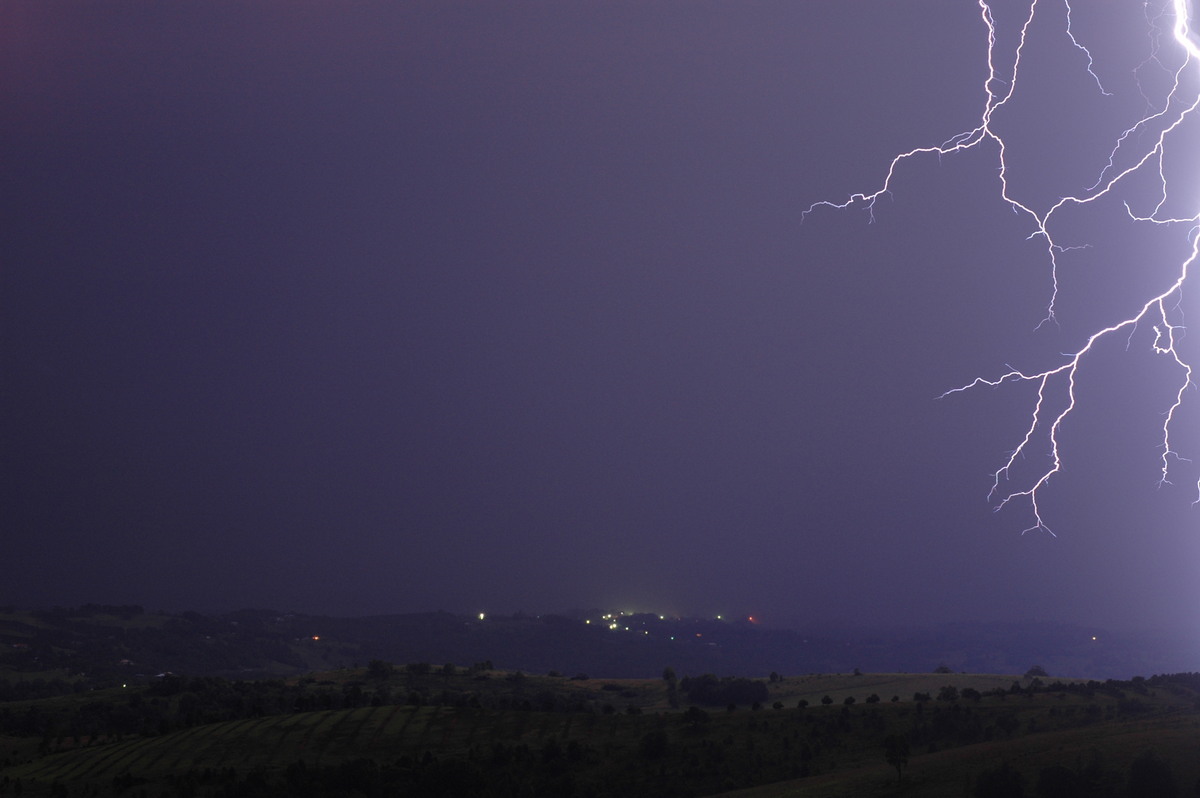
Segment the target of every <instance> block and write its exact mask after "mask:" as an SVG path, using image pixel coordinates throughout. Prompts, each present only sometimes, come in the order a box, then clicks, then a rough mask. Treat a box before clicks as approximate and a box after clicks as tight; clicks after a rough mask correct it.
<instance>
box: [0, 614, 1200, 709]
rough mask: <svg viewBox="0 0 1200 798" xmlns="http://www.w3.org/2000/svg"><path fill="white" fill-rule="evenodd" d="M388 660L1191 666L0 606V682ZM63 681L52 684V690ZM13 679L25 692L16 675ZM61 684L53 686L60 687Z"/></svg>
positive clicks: (1021, 635)
mask: <svg viewBox="0 0 1200 798" xmlns="http://www.w3.org/2000/svg"><path fill="white" fill-rule="evenodd" d="M373 659H381V660H387V661H391V662H431V663H434V664H439V665H440V664H442V663H445V662H451V663H455V664H458V665H470V664H471V663H475V662H481V661H485V660H486V661H490V662H492V663H494V664H495V665H496V667H501V668H508V669H512V670H522V671H526V672H529V673H547V672H549V671H558V672H562V673H564V674H567V675H573V674H579V673H583V674H588V675H591V676H597V677H607V678H620V677H626V678H633V677H655V676H658V675H660V674H661V673H662V672H663V669H664V668H665V667H668V666H669V667H672V668H674V669H675V671H676V672H678V673H679V674H680V675H684V674H689V673H690V674H700V673H720V674H725V675H738V676H764V675H767V674H769V673H772V672H775V673H780V674H784V675H794V674H804V673H839V672H840V673H847V672H850V671H852V670H854V669H856V668H857V669H860V670H863V671H877V672H899V671H908V672H921V673H928V672H930V671H932V670H934V669H935V668H937V667H939V666H941V667H943V669H949V670H951V671H956V672H970V673H1024V672H1025V671H1026V670H1027V669H1029V668H1030V667H1031V666H1033V665H1035V664H1037V665H1041V666H1042V667H1043V668H1044V669H1045V670H1046V671H1047V672H1048V673H1049V674H1050V675H1052V676H1063V677H1086V678H1099V679H1103V678H1128V677H1130V676H1133V675H1135V674H1152V673H1164V672H1176V671H1185V670H1192V669H1194V668H1195V667H1196V665H1197V664H1198V661H1200V657H1197V658H1196V659H1193V658H1191V657H1189V656H1188V655H1187V653H1186V652H1184V651H1181V650H1178V647H1176V645H1175V644H1174V643H1172V641H1161V640H1150V639H1132V638H1129V637H1122V636H1119V635H1114V634H1109V633H1105V632H1102V631H1097V630H1088V629H1081V628H1078V627H1069V626H1059V625H1045V624H1009V625H1001V624H979V625H967V624H961V625H955V626H945V627H940V628H936V629H928V630H912V629H907V630H896V631H894V632H876V633H869V634H868V633H863V632H856V631H853V630H846V631H840V630H824V631H821V632H815V631H814V632H800V631H793V630H781V629H764V628H762V627H760V626H758V625H756V624H753V623H750V622H748V621H725V620H717V619H699V618H660V617H659V616H656V615H648V614H637V615H621V614H614V613H600V612H599V611H597V612H595V613H581V614H577V615H574V616H570V617H568V616H565V615H542V616H526V615H514V616H487V617H486V618H483V619H481V618H479V617H477V616H461V615H453V614H451V613H446V612H436V613H420V614H407V615H387V616H373V617H365V618H334V617H322V616H311V615H300V614H294V613H282V612H278V611H274V610H241V611H238V612H231V613H223V614H216V615H204V614H200V613H195V612H185V613H181V614H170V613H162V612H146V611H144V610H143V609H142V608H141V607H137V606H105V605H87V606H84V607H78V608H53V609H49V610H19V609H15V608H0V692H3V691H4V690H5V689H6V688H5V684H8V685H9V687H8V688H7V689H9V690H11V689H13V688H12V685H13V684H15V683H18V682H21V681H28V678H27V677H28V676H29V675H30V674H38V679H39V680H40V681H45V680H47V679H51V680H52V679H60V680H62V681H63V683H64V684H66V683H72V684H77V683H79V680H80V679H86V680H89V681H88V683H89V684H90V685H92V686H108V685H112V684H117V683H122V682H127V681H129V680H130V679H133V680H137V679H146V678H150V677H153V676H156V675H158V674H161V673H166V672H174V673H184V674H191V675H220V676H230V677H241V678H253V677H266V676H289V675H295V674H299V673H304V672H308V671H312V670H319V669H325V668H335V667H349V666H353V665H355V664H356V663H357V664H365V663H366V662H368V661H370V660H373ZM61 687H62V685H60V688H61ZM26 689H32V688H29V687H28V686H27V687H26ZM60 691H61V689H60Z"/></svg>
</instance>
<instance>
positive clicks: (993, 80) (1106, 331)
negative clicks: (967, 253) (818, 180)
mask: <svg viewBox="0 0 1200 798" xmlns="http://www.w3.org/2000/svg"><path fill="white" fill-rule="evenodd" d="M1046 1H1048V0H1031V2H1030V5H1029V12H1028V15H1027V16H1026V17H1025V20H1024V22H1023V24H1022V25H1021V28H1020V36H1019V38H1018V41H1017V45H1016V49H1015V51H1014V53H1013V58H1012V68H1011V71H1006V72H1005V74H1004V76H1003V77H1001V76H1000V75H998V74H997V67H996V59H995V50H996V23H995V18H994V16H993V14H992V9H991V6H990V4H989V0H977V2H978V5H979V12H980V17H981V19H982V21H983V24H984V26H985V27H986V29H987V42H988V44H987V79H986V80H985V81H984V84H983V91H984V95H985V102H984V107H983V111H982V113H981V115H980V117H979V124H978V126H976V127H974V128H972V129H970V130H965V131H963V132H961V133H958V134H956V135H954V136H951V137H950V138H949V139H947V140H945V141H944V142H942V143H941V144H939V145H936V146H930V147H918V148H916V149H912V150H909V151H908V152H904V153H900V154H899V155H897V156H895V158H893V159H892V161H891V163H890V165H889V166H888V170H887V174H886V176H885V177H884V180H883V184H882V185H881V186H880V187H879V188H878V189H877V190H876V191H874V192H872V193H869V194H868V193H856V194H851V195H850V197H849V199H847V200H846V201H845V202H841V203H838V202H831V201H827V200H826V201H821V202H815V203H813V204H812V205H811V206H809V208H808V209H807V210H805V211H804V212H803V213H802V214H801V219H802V220H803V219H804V218H806V217H807V216H808V215H809V214H811V213H813V212H814V211H816V210H817V209H819V208H831V209H835V210H843V209H846V208H849V207H851V206H855V205H862V206H865V208H866V210H867V212H868V215H869V218H870V220H871V221H872V222H873V221H874V219H875V216H874V211H875V203H876V201H877V200H878V199H879V198H880V197H881V196H883V195H884V194H890V192H891V189H892V182H893V180H894V179H895V177H896V171H897V168H898V167H899V166H900V164H901V163H903V162H905V161H907V160H909V159H913V158H917V157H919V156H925V155H937V156H938V157H939V158H941V157H942V156H946V155H952V154H954V153H959V152H964V151H966V150H970V149H973V148H975V147H977V146H979V145H980V144H982V143H984V142H987V141H991V142H994V144H995V146H996V147H997V149H998V152H999V169H998V173H999V181H1000V196H1001V197H1002V198H1003V200H1004V201H1005V202H1006V203H1008V205H1009V206H1010V207H1011V208H1012V210H1013V211H1014V212H1015V213H1018V214H1020V215H1023V216H1024V217H1027V218H1028V219H1029V220H1030V222H1031V223H1032V226H1033V232H1032V233H1030V235H1029V236H1028V239H1029V240H1035V239H1038V240H1041V241H1042V243H1043V244H1044V245H1045V251H1046V256H1047V259H1048V262H1049V272H1050V283H1051V289H1050V298H1049V302H1048V304H1047V306H1046V311H1045V312H1046V315H1045V317H1044V318H1043V319H1042V321H1041V322H1040V323H1039V324H1038V327H1041V326H1042V325H1043V324H1046V323H1047V322H1049V323H1057V319H1056V306H1057V301H1058V290H1059V279H1058V270H1059V262H1058V256H1059V255H1060V254H1062V253H1063V252H1067V251H1069V250H1072V249H1077V248H1078V247H1064V246H1061V245H1059V244H1058V243H1057V242H1056V241H1055V239H1054V236H1053V234H1052V232H1051V222H1052V221H1053V219H1054V217H1055V214H1056V213H1057V212H1058V211H1060V210H1061V209H1063V208H1065V207H1068V206H1084V205H1087V204H1089V203H1092V202H1095V201H1097V200H1099V199H1100V198H1102V197H1105V196H1107V195H1108V194H1110V193H1112V192H1114V190H1115V189H1116V188H1117V187H1118V186H1119V185H1120V184H1121V183H1122V182H1125V181H1127V179H1129V178H1131V177H1132V176H1133V175H1137V174H1141V173H1145V172H1150V171H1152V172H1153V174H1154V175H1155V178H1154V179H1155V181H1156V184H1157V186H1158V192H1159V193H1158V197H1157V201H1156V203H1155V205H1154V207H1153V208H1152V209H1151V210H1150V211H1149V212H1148V213H1145V214H1141V215H1139V214H1137V213H1135V212H1134V210H1133V209H1132V208H1131V207H1130V205H1129V203H1128V202H1126V203H1125V209H1126V212H1127V213H1128V215H1129V217H1130V218H1131V219H1133V220H1134V221H1136V222H1143V223H1147V224H1155V225H1186V226H1187V230H1188V234H1187V238H1188V240H1189V241H1190V252H1189V253H1188V254H1187V256H1186V258H1185V259H1184V260H1183V261H1182V262H1181V263H1180V264H1179V269H1178V272H1177V273H1176V276H1175V278H1174V280H1173V281H1172V282H1171V283H1170V285H1168V286H1167V287H1166V288H1165V290H1163V291H1162V292H1161V293H1159V294H1158V295H1156V296H1154V297H1152V298H1150V299H1149V300H1147V301H1146V302H1145V303H1144V304H1142V305H1141V307H1140V308H1139V309H1137V312H1135V313H1133V314H1132V315H1130V316H1128V317H1127V318H1124V319H1120V320H1118V321H1116V322H1114V323H1113V324H1111V325H1109V326H1107V327H1104V328H1102V329H1099V330H1097V331H1095V332H1093V333H1092V334H1091V335H1090V336H1088V338H1087V340H1086V343H1085V344H1084V346H1083V347H1081V348H1080V349H1079V350H1078V351H1077V352H1075V353H1073V354H1070V353H1068V354H1066V355H1064V357H1066V361H1065V362H1063V363H1062V364H1061V365H1059V366H1057V367H1054V368H1051V369H1047V370H1045V371H1039V372H1036V373H1027V372H1025V371H1022V370H1021V369H1018V368H1014V367H1012V366H1007V368H1008V369H1009V370H1008V371H1007V372H1005V373H1004V374H1001V375H1000V376H999V377H995V378H992V379H989V378H985V377H977V378H975V379H974V380H972V381H971V382H969V383H967V384H966V385H962V386H960V387H958V388H953V389H951V390H949V391H946V392H945V393H943V394H942V395H941V397H939V398H943V397H946V396H949V395H951V394H955V393H960V392H963V391H966V390H969V389H971V388H976V387H980V386H991V387H997V386H1000V385H1002V384H1005V383H1015V382H1028V383H1033V384H1035V385H1036V386H1037V399H1036V401H1035V402H1034V405H1033V409H1032V411H1031V412H1030V415H1029V424H1028V426H1027V427H1026V429H1025V433H1024V436H1023V437H1022V439H1021V441H1020V443H1019V444H1018V445H1017V447H1016V448H1015V449H1013V450H1012V451H1011V452H1010V453H1009V455H1008V459H1007V460H1006V461H1005V462H1004V464H1003V465H1002V466H1001V467H1000V468H999V469H998V470H996V471H995V472H994V473H993V474H992V487H991V490H990V492H989V493H988V498H989V499H990V500H994V501H996V502H997V503H996V505H995V509H996V510H997V511H999V510H1000V509H1002V508H1004V507H1005V506H1007V505H1009V504H1010V503H1013V502H1014V501H1024V502H1027V503H1028V505H1029V507H1030V509H1031V510H1032V512H1033V519H1034V523H1033V525H1032V526H1030V527H1028V528H1027V529H1025V530H1024V532H1022V534H1024V533H1025V532H1031V531H1034V530H1039V529H1040V530H1044V531H1046V532H1049V533H1050V534H1051V535H1053V534H1054V532H1053V531H1051V530H1050V528H1049V527H1048V526H1047V525H1046V523H1045V522H1044V520H1043V518H1042V511H1041V508H1040V506H1039V499H1040V496H1041V493H1042V491H1043V489H1044V488H1045V487H1046V485H1047V483H1049V482H1050V479H1051V478H1052V477H1053V476H1054V475H1055V474H1057V473H1059V472H1060V471H1061V470H1062V467H1063V466H1062V459H1061V456H1060V436H1061V432H1062V426H1063V423H1064V422H1065V421H1066V420H1067V419H1068V418H1069V417H1070V415H1071V413H1072V412H1074V410H1075V408H1076V388H1077V378H1078V375H1079V371H1080V369H1081V367H1082V366H1083V363H1084V361H1085V358H1086V357H1087V355H1088V354H1090V353H1091V352H1092V351H1093V350H1094V349H1095V348H1096V347H1097V345H1098V344H1099V343H1100V342H1101V341H1102V340H1104V339H1106V338H1109V337H1111V336H1114V335H1118V334H1120V333H1121V332H1122V331H1126V332H1127V333H1128V337H1127V346H1128V343H1129V341H1130V340H1131V339H1132V337H1133V334H1134V332H1136V330H1137V328H1138V326H1139V325H1141V324H1143V323H1145V324H1149V325H1150V326H1151V328H1152V329H1153V330H1154V333H1155V335H1154V339H1153V341H1152V343H1151V348H1152V350H1153V352H1154V353H1155V354H1158V355H1163V356H1166V357H1168V358H1170V359H1171V360H1172V361H1173V362H1174V364H1175V366H1176V367H1177V368H1178V371H1179V375H1180V376H1179V382H1178V389H1177V390H1176V391H1175V392H1174V397H1173V400H1172V402H1171V404H1170V406H1169V408H1168V409H1167V411H1166V412H1165V414H1164V418H1163V424H1162V427H1161V429H1162V438H1161V441H1160V442H1159V445H1158V450H1159V453H1160V460H1161V473H1160V476H1159V480H1158V481H1159V484H1160V485H1167V484H1171V483H1170V476H1171V469H1172V465H1173V464H1175V463H1177V462H1179V461H1187V458H1184V457H1183V456H1182V455H1181V454H1180V453H1179V451H1178V450H1177V449H1176V448H1175V443H1174V441H1175V438H1176V437H1177V434H1176V432H1175V429H1174V423H1175V420H1176V418H1177V416H1178V414H1179V411H1180V408H1181V407H1182V406H1183V402H1184V398H1185V393H1186V392H1187V390H1188V388H1194V387H1195V385H1196V383H1195V381H1194V380H1193V367H1192V366H1191V365H1190V364H1189V363H1188V362H1187V361H1186V360H1184V358H1183V356H1182V355H1181V354H1180V352H1179V349H1178V348H1177V347H1178V344H1179V342H1180V341H1181V340H1182V338H1183V335H1184V331H1185V328H1184V326H1183V324H1182V323H1180V322H1179V321H1172V320H1171V319H1172V318H1173V317H1180V316H1181V315H1182V311H1181V309H1180V302H1181V299H1182V295H1183V291H1184V287H1185V284H1186V283H1187V280H1188V273H1189V271H1190V270H1191V269H1192V268H1193V267H1194V264H1195V263H1196V261H1197V259H1198V256H1200V211H1197V213H1196V215H1193V216H1190V217H1186V218H1178V217H1164V216H1162V215H1161V212H1162V210H1163V207H1164V206H1165V205H1166V203H1167V196H1168V191H1167V183H1168V181H1167V176H1166V172H1165V170H1164V166H1163V159H1164V153H1165V152H1166V150H1167V143H1168V138H1169V137H1170V136H1171V135H1172V134H1173V133H1175V132H1176V130H1177V129H1178V128H1179V127H1180V126H1181V125H1182V124H1183V123H1184V121H1185V120H1186V119H1187V118H1188V117H1189V116H1191V115H1193V113H1194V112H1195V111H1196V108H1197V107H1198V106H1200V94H1197V96H1196V97H1194V98H1191V99H1190V100H1184V99H1181V96H1180V95H1181V94H1183V91H1184V90H1183V89H1182V81H1183V79H1184V77H1185V74H1187V70H1189V69H1192V70H1196V69H1197V68H1198V67H1200V46H1198V45H1197V44H1196V43H1195V42H1194V41H1193V40H1192V31H1191V29H1190V26H1189V20H1188V7H1187V6H1188V0H1170V3H1169V5H1170V7H1171V9H1172V12H1173V15H1174V24H1173V26H1172V37H1173V40H1174V42H1175V44H1177V45H1178V46H1179V47H1180V48H1181V50H1182V52H1183V56H1184V57H1183V63H1182V64H1181V65H1180V66H1179V67H1178V68H1177V69H1175V70H1174V73H1173V78H1172V81H1173V82H1172V87H1171V90H1170V92H1169V93H1168V94H1167V99H1166V101H1165V103H1164V104H1163V105H1162V107H1161V108H1158V109H1156V108H1155V107H1154V104H1153V103H1152V102H1151V101H1150V99H1149V98H1148V97H1147V98H1146V102H1147V112H1146V115H1145V116H1144V117H1143V118H1141V119H1139V120H1138V121H1137V122H1136V123H1135V124H1134V125H1133V126H1131V127H1129V128H1128V129H1126V130H1125V131H1124V132H1123V133H1122V134H1121V135H1120V136H1119V137H1118V139H1117V141H1116V143H1115V144H1114V146H1113V149H1112V151H1111V152H1110V154H1109V157H1108V161H1107V163H1106V164H1105V165H1104V167H1103V168H1102V169H1101V171H1100V174H1099V176H1098V177H1097V179H1096V182H1095V183H1094V184H1092V185H1091V186H1089V187H1087V188H1086V189H1085V190H1084V191H1083V192H1082V193H1081V194H1079V195H1078V196H1068V197H1062V198H1061V199H1059V200H1058V201H1057V202H1055V203H1054V204H1052V205H1050V207H1049V208H1047V209H1045V210H1044V211H1040V212H1039V211H1038V210H1035V209H1034V208H1033V207H1030V206H1029V205H1027V204H1025V203H1023V202H1021V201H1020V200H1018V199H1016V198H1015V197H1014V196H1013V195H1012V194H1011V193H1010V191H1009V183H1008V167H1009V165H1008V161H1007V159H1006V144H1005V141H1004V139H1003V137H1001V136H1000V135H999V134H997V133H996V132H995V131H994V130H993V129H992V120H993V118H994V117H995V115H996V114H997V112H999V111H1001V109H1003V107H1004V106H1005V105H1006V104H1007V103H1008V102H1009V101H1010V100H1011V99H1012V97H1013V95H1014V94H1015V92H1016V90H1017V85H1018V77H1019V76H1020V68H1021V57H1022V54H1023V53H1024V50H1025V42H1026V36H1027V34H1028V32H1029V29H1030V26H1031V25H1032V24H1033V21H1034V17H1035V15H1036V14H1037V11H1038V6H1039V3H1041V2H1046ZM1063 5H1064V6H1065V7H1066V34H1067V36H1068V37H1069V38H1070V40H1071V44H1072V45H1073V46H1074V47H1075V48H1077V49H1078V50H1080V51H1081V52H1082V53H1083V54H1084V55H1085V56H1086V57H1087V72H1088V74H1089V75H1091V76H1092V78H1093V79H1094V80H1095V82H1096V86H1097V87H1098V88H1099V90H1100V92H1101V93H1102V94H1104V95H1105V96H1111V95H1110V93H1109V92H1108V91H1107V90H1106V89H1105V88H1104V85H1103V83H1102V82H1101V80H1100V77H1099V76H1098V75H1097V74H1096V72H1095V71H1094V62H1093V60H1092V54H1091V52H1090V51H1089V50H1088V49H1087V47H1086V46H1084V45H1083V44H1082V43H1080V41H1079V40H1078V39H1077V38H1076V37H1075V34H1074V33H1073V32H1072V29H1071V5H1070V0H1063ZM1166 15H1168V12H1167V9H1166V7H1164V8H1163V10H1162V13H1161V14H1159V15H1158V16H1157V17H1154V18H1151V16H1150V12H1149V7H1148V5H1147V13H1146V16H1147V20H1148V22H1149V23H1150V24H1151V26H1152V27H1151V29H1152V30H1153V29H1156V28H1157V27H1158V20H1159V19H1160V18H1162V17H1164V16H1166ZM1151 45H1152V52H1151V54H1150V56H1149V57H1148V58H1147V59H1146V60H1145V61H1144V62H1143V63H1142V64H1141V65H1140V66H1139V67H1138V70H1141V69H1142V68H1143V67H1145V66H1146V65H1147V64H1150V63H1155V64H1158V65H1159V66H1160V67H1161V66H1162V62H1161V61H1160V59H1159V52H1158V49H1159V47H1158V42H1157V39H1156V37H1155V36H1153V35H1152V36H1151ZM1163 69H1164V70H1165V69H1166V67H1163ZM1167 71H1168V72H1170V70H1167ZM1139 86H1140V83H1139ZM1143 96H1144V92H1143ZM1153 131H1157V132H1156V133H1155V132H1153ZM1144 139H1148V141H1147V144H1142V145H1140V146H1141V147H1143V149H1140V150H1137V151H1135V152H1134V153H1133V155H1132V156H1130V157H1132V159H1133V163H1132V165H1129V166H1126V167H1124V168H1119V167H1118V165H1117V164H1118V162H1119V161H1120V160H1122V156H1124V155H1125V153H1124V150H1130V149H1136V148H1137V147H1138V146H1139V144H1138V142H1139V141H1141V140H1144ZM1126 162H1128V161H1127V159H1126ZM1059 385H1063V386H1064V387H1065V390H1066V399H1065V402H1064V403H1063V405H1062V407H1061V408H1060V409H1058V410H1057V412H1055V411H1054V410H1053V409H1051V407H1050V402H1049V401H1048V400H1047V392H1048V391H1049V390H1050V389H1052V388H1055V387H1056V386H1059ZM1039 441H1042V442H1044V443H1045V445H1046V446H1047V448H1048V450H1049V463H1050V464H1049V467H1048V468H1046V469H1045V470H1044V471H1042V472H1041V474H1040V475H1038V476H1037V477H1036V478H1035V479H1033V481H1032V483H1031V484H1029V485H1028V486H1027V487H1024V488H1021V489H1015V490H1008V488H1007V487H1006V486H1007V483H1008V481H1009V478H1010V474H1011V472H1012V470H1013V468H1014V466H1015V465H1016V463H1017V461H1018V460H1021V459H1023V458H1024V456H1025V455H1026V454H1027V453H1028V450H1029V449H1030V448H1032V447H1033V446H1035V445H1038V444H1037V442H1039ZM1006 491H1007V492H1006ZM1196 491H1197V498H1196V500H1195V501H1194V502H1193V504H1197V503H1200V480H1197V483H1196Z"/></svg>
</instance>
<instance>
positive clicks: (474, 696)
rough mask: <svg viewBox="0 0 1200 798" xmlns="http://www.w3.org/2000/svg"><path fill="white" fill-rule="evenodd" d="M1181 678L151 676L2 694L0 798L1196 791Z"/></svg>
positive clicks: (417, 668) (385, 668)
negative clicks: (67, 690) (146, 680)
mask: <svg viewBox="0 0 1200 798" xmlns="http://www.w3.org/2000/svg"><path fill="white" fill-rule="evenodd" d="M670 675H671V674H669V673H668V674H667V676H668V677H669V676H670ZM1005 682H1008V686H1007V687H1005V686H1004V683H1005ZM933 685H940V686H939V687H936V688H935V687H934V686H933ZM991 685H995V686H991ZM1198 691H1200V676H1197V675H1195V674H1182V675H1175V676H1162V677H1153V678H1150V679H1145V680H1142V679H1138V680H1133V681H1129V682H1105V683H1100V682H1090V683H1074V684H1066V683H1061V682H1054V681H1051V682H1046V681H1045V680H1040V679H1028V678H1027V679H1022V680H1014V679H1012V677H997V676H988V675H966V674H923V675H914V674H860V675H853V674H844V675H811V676H795V677H780V676H777V677H775V678H774V679H771V678H768V679H761V680H746V679H717V678H716V677H685V678H682V679H678V678H667V679H653V680H650V679H645V680H637V679H632V680H602V679H571V678H568V677H562V676H528V675H524V674H520V673H519V672H500V671H494V670H490V669H487V668H486V666H485V664H479V665H476V666H475V667H468V668H465V669H464V668H458V667H448V666H441V667H439V668H433V667H431V666H428V665H425V664H422V663H415V664H411V665H408V666H404V667H399V668H397V667H394V666H390V665H388V664H386V663H383V662H380V661H376V662H373V663H371V665H370V666H369V667H368V668H362V669H358V670H343V671H336V672H329V673H323V674H317V675H314V676H311V677H305V678H302V679H293V680H289V681H255V682H232V681H226V680H223V679H218V678H213V677H198V678H195V679H188V678H184V677H166V678H164V679H162V680H160V681H159V682H157V683H155V684H151V685H147V686H142V687H125V688H120V687H118V688H112V689H108V690H101V691H90V692H88V693H85V694H79V695H71V696H64V697H59V698H50V699H38V700H26V701H15V702H7V703H6V704H5V705H4V706H3V709H0V723H2V725H3V730H2V732H0V735H2V736H0V754H2V759H0V795H56V796H63V795H71V796H92V795H96V796H101V795H103V796H109V795H120V796H123V795H128V796H141V795H146V796H159V795H161V796H237V795H245V796H252V795H255V796H257V795H268V796H270V795H278V796H304V795H314V796H316V795H345V796H385V795H421V796H439V795H445V796H462V795H479V796H529V795H545V796H640V795H645V796H702V795H712V794H718V793H722V792H726V791H731V790H739V789H747V788H751V789H749V791H748V792H746V793H745V795H747V796H763V797H764V798H765V797H766V796H785V795H805V796H808V795H817V796H824V795H829V796H833V795H847V796H849V795H856V796H863V795H893V794H911V795H922V796H925V795H930V796H934V795H954V796H961V795H981V796H991V795H997V796H999V795H1019V794H1025V795H1055V796H1070V795H1088V796H1105V795H1112V796H1118V795H1148V794H1152V793H1149V792H1144V791H1139V790H1141V789H1142V786H1143V785H1153V784H1156V783H1164V784H1171V785H1175V786H1176V787H1177V788H1179V789H1180V794H1191V793H1192V791H1193V790H1194V788H1195V787H1196V786H1197V780H1198V779H1200V758H1197V757H1196V753H1197V749H1198V748H1200V692H1198ZM901 775H902V778H901ZM1018 785H1023V787H1024V790H1023V793H1022V792H1018V791H1017V786H1018ZM1163 794H1166V793H1163Z"/></svg>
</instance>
